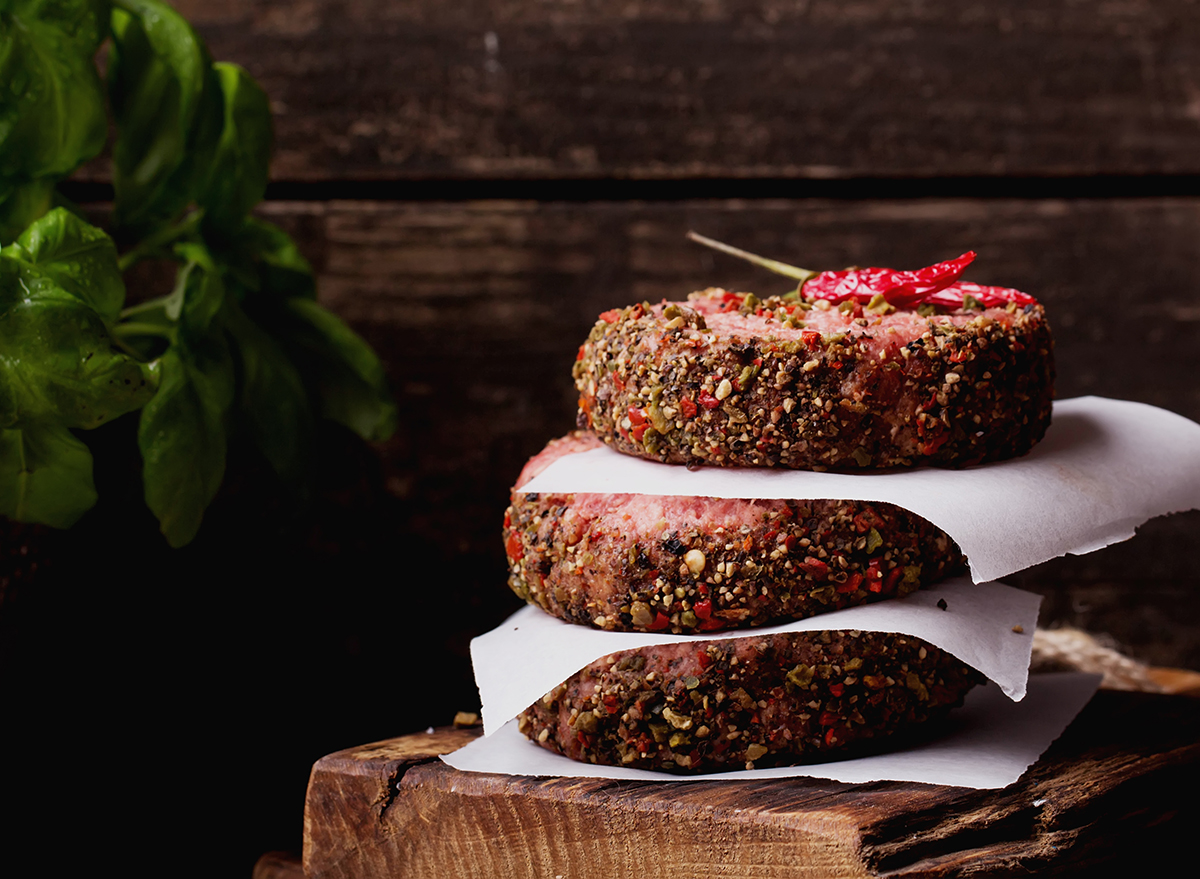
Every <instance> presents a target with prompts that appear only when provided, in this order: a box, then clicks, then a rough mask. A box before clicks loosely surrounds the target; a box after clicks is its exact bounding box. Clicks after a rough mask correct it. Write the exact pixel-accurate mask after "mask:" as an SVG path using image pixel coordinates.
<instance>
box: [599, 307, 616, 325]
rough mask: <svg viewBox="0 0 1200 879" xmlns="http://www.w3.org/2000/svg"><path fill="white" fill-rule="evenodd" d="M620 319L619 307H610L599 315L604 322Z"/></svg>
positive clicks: (611, 322)
mask: <svg viewBox="0 0 1200 879" xmlns="http://www.w3.org/2000/svg"><path fill="white" fill-rule="evenodd" d="M620 319H621V309H619V308H611V309H609V310H608V311H605V312H603V313H602V314H601V315H600V320H602V321H604V322H605V323H606V324H615V323H616V322H617V321H618V320H620Z"/></svg>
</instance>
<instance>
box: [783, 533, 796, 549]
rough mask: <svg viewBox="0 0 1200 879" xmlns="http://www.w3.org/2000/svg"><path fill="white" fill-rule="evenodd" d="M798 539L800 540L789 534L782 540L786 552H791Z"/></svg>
mask: <svg viewBox="0 0 1200 879" xmlns="http://www.w3.org/2000/svg"><path fill="white" fill-rule="evenodd" d="M799 539H800V538H799V537H797V536H796V535H795V534H789V535H788V536H787V537H785V538H784V539H783V545H784V548H785V549H787V551H788V552H791V551H792V550H793V549H794V548H795V546H796V542H797V541H798V540H799Z"/></svg>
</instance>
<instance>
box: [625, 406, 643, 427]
mask: <svg viewBox="0 0 1200 879" xmlns="http://www.w3.org/2000/svg"><path fill="white" fill-rule="evenodd" d="M628 412H629V423H630V424H645V423H646V413H645V412H644V411H642V410H641V409H639V408H638V407H637V406H630V407H629V410H628Z"/></svg>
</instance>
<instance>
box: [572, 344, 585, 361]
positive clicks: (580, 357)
mask: <svg viewBox="0 0 1200 879" xmlns="http://www.w3.org/2000/svg"><path fill="white" fill-rule="evenodd" d="M586 347H587V345H580V346H579V351H578V352H577V353H576V354H575V362H576V363H578V362H579V361H580V360H582V359H583V349H584V348H586Z"/></svg>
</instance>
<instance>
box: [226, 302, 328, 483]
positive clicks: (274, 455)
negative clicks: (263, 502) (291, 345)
mask: <svg viewBox="0 0 1200 879" xmlns="http://www.w3.org/2000/svg"><path fill="white" fill-rule="evenodd" d="M229 315H230V317H229V321H228V323H227V327H228V329H229V332H230V336H231V337H232V339H233V341H234V351H235V352H236V354H237V359H238V362H239V364H240V366H241V391H240V399H239V415H240V418H241V421H242V423H243V425H244V426H245V428H246V432H247V433H248V434H249V436H250V438H251V440H252V441H253V442H254V444H255V445H256V446H257V447H258V449H259V450H260V451H261V452H262V453H263V456H264V457H265V458H266V459H267V461H268V462H269V463H270V465H271V467H272V469H274V471H275V472H276V474H278V476H279V478H280V479H281V480H282V481H283V483H284V484H285V485H287V486H289V487H291V488H292V489H293V490H296V491H300V490H302V488H303V486H304V482H305V478H306V476H307V473H308V469H309V463H310V461H311V458H312V435H313V418H312V412H311V410H310V409H309V405H308V393H307V391H306V390H305V388H304V382H303V381H302V380H301V378H300V374H299V373H298V372H297V371H296V368H295V367H294V366H293V365H292V363H291V361H290V360H288V358H287V355H286V354H284V352H283V349H282V348H280V346H279V345H278V344H277V343H276V342H275V340H274V339H272V338H271V337H270V336H269V335H268V334H267V333H265V332H264V331H263V330H261V329H260V328H259V327H258V326H257V325H256V324H255V323H254V322H253V321H252V320H250V319H249V318H248V317H246V315H245V314H244V313H243V312H242V311H241V309H238V308H237V307H236V306H234V307H231V308H230V310H229Z"/></svg>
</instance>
